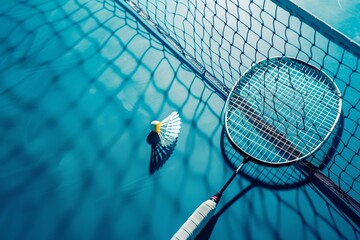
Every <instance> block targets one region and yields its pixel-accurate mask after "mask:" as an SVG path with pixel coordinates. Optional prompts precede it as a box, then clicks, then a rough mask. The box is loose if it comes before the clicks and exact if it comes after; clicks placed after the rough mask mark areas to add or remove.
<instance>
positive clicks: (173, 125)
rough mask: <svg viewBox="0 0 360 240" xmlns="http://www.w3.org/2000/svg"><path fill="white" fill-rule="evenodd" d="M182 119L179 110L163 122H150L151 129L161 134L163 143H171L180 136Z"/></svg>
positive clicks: (166, 144) (165, 144)
mask: <svg viewBox="0 0 360 240" xmlns="http://www.w3.org/2000/svg"><path fill="white" fill-rule="evenodd" d="M180 125H181V121H180V117H179V114H178V113H177V112H173V113H171V114H170V115H169V116H168V117H166V118H165V119H164V120H162V121H161V122H159V121H157V120H155V121H152V122H151V124H150V129H151V130H152V131H153V132H156V133H157V134H159V137H160V142H161V145H162V146H164V147H167V146H169V145H171V144H172V143H173V142H174V141H175V140H176V138H177V137H178V136H179V132H180V128H181V126H180Z"/></svg>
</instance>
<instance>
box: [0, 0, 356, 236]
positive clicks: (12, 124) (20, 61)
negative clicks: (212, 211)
mask: <svg viewBox="0 0 360 240" xmlns="http://www.w3.org/2000/svg"><path fill="white" fill-rule="evenodd" d="M219 3H222V5H219V6H215V5H216V4H219ZM216 4H215V3H212V2H209V3H205V2H203V1H188V2H187V1H173V2H172V5H169V1H166V4H165V1H160V0H159V1H142V2H136V4H134V3H130V4H129V2H125V1H117V2H114V1H112V0H105V1H100V0H99V1H87V0H77V1H63V0H54V1H46V0H28V1H23V0H14V1H3V3H2V4H1V5H0V23H1V24H0V25H1V31H0V42H1V44H0V136H1V137H0V164H1V167H0V178H1V180H2V181H0V203H1V206H3V207H2V208H1V210H0V238H1V239H29V238H31V239H73V238H78V239H92V238H96V239H169V238H170V237H171V236H172V234H173V233H174V232H176V230H177V229H178V227H179V225H180V223H182V222H183V221H184V219H186V217H188V212H191V211H192V210H193V209H194V208H193V207H194V206H195V205H197V203H199V202H201V201H203V200H204V197H206V196H208V195H209V193H213V192H214V191H216V190H218V187H219V186H221V185H222V184H223V183H224V182H225V181H226V180H227V179H228V177H229V174H230V173H231V172H230V171H231V169H230V168H229V167H228V166H227V165H225V164H224V162H223V161H222V159H223V158H222V154H221V152H220V151H221V150H220V148H221V147H220V146H219V139H220V138H224V137H225V139H226V136H225V135H224V136H223V135H222V134H221V130H222V127H223V124H222V122H221V118H222V114H221V113H222V109H223V106H224V101H225V99H226V95H227V92H228V87H230V86H232V85H233V83H234V82H235V81H237V80H238V77H239V76H240V75H241V74H242V73H244V71H245V70H246V69H247V68H248V67H250V66H251V62H255V60H256V61H257V60H258V59H262V58H263V57H265V56H267V55H268V54H274V55H281V54H282V53H283V51H285V50H286V51H287V53H288V52H289V51H293V52H295V53H298V56H299V57H300V56H302V58H303V59H305V60H308V61H312V62H314V63H316V65H317V66H320V67H322V68H323V69H326V70H327V71H328V72H332V73H333V74H332V75H331V77H334V76H335V77H336V78H335V79H336V82H337V84H338V85H339V86H340V88H341V91H342V94H343V95H344V104H345V107H344V108H343V109H344V112H343V113H344V117H343V122H344V124H339V126H340V125H344V126H345V128H344V130H342V131H339V132H343V134H341V136H340V138H339V140H338V144H337V145H336V146H338V147H336V148H335V147H334V145H332V144H331V145H330V144H329V145H328V144H326V145H327V146H326V147H327V148H329V149H330V150H331V151H332V152H333V153H334V154H333V155H330V156H332V157H329V155H328V154H327V151H324V150H323V148H322V149H321V150H320V151H319V152H318V154H317V155H316V156H315V157H314V159H312V163H313V162H314V161H316V160H319V163H320V165H323V166H324V168H323V172H324V174H326V175H327V176H330V177H331V178H332V179H333V180H334V181H335V182H336V183H337V184H338V185H339V186H340V187H341V188H342V189H343V190H344V191H345V192H346V193H347V194H349V195H351V196H353V197H354V198H355V199H357V200H359V176H358V172H359V168H358V165H357V163H356V162H358V160H359V157H358V154H359V152H358V145H359V128H358V125H359V121H358V120H357V119H358V118H356V116H357V114H358V113H359V102H358V101H359V100H358V98H357V95H358V93H359V92H358V89H359V88H358V85H357V84H358V82H359V81H357V80H358V78H359V67H358V65H359V60H358V57H356V56H358V55H359V54H357V55H356V54H355V53H352V51H351V49H349V47H348V46H350V45H351V44H340V45H339V46H337V45H336V44H335V42H334V41H336V39H334V38H333V37H331V34H330V35H329V34H325V35H324V33H322V32H321V33H320V32H318V31H322V28H319V27H316V26H309V24H306V23H302V22H303V21H305V20H306V19H303V17H302V16H298V17H296V16H289V13H288V12H289V11H287V10H284V9H283V8H281V7H276V6H275V5H274V4H273V3H271V2H269V1H266V2H264V3H263V2H259V1H257V2H254V1H250V2H247V3H241V4H237V3H233V2H225V1H223V2H219V1H218V2H217V3H216ZM125 5H126V6H125ZM237 5H239V6H240V7H239V8H238V9H237V10H235V9H234V8H233V6H237ZM129 6H131V9H132V10H130V9H129ZM139 6H140V7H141V9H142V10H141V11H140V9H139ZM226 9H228V10H226ZM179 11H181V12H179ZM290 12H291V11H290ZM220 13H221V15H219V14H220ZM282 14H285V16H282ZM293 14H295V13H294V12H293ZM150 15H151V18H149V16H150ZM215 15H216V16H215ZM255 15H256V16H257V17H256V18H254V19H253V17H255ZM260 16H261V18H259V17H260ZM144 18H145V19H147V20H146V22H147V23H146V25H144V24H142V23H141V21H140V19H144ZM298 18H299V19H300V20H299V19H298ZM226 19H229V21H230V20H231V19H240V20H239V21H238V23H236V24H234V23H233V25H231V26H230V25H228V23H230V22H228V20H226ZM256 19H258V20H256ZM259 19H260V20H259ZM261 19H263V20H261ZM310 19H311V20H313V19H314V18H310ZM215 20H216V21H215ZM142 21H143V20H142ZM259 21H260V22H259ZM261 21H264V27H263V30H262V31H254V30H253V28H251V26H252V25H256V26H262V24H261ZM315 22H316V21H315ZM265 26H268V27H269V26H270V27H269V28H270V29H273V27H275V28H276V29H277V30H276V32H277V33H276V32H275V33H274V32H273V30H269V29H268V27H265ZM194 28H196V31H194ZM248 28H249V29H248ZM325 28H326V29H328V28H327V27H325ZM154 29H156V30H154ZM185 29H186V31H185ZM237 29H238V30H239V32H238V33H237V34H235V32H236V31H237ZM244 29H245V30H244ZM314 29H315V30H314ZM240 30H242V32H240ZM234 31H235V32H234ZM279 31H280V32H281V31H282V32H283V33H284V32H285V33H286V35H283V34H279ZM299 31H300V33H299ZM308 31H310V33H309V32H308ZM232 32H233V33H232ZM262 32H264V33H262ZM329 32H330V33H331V32H333V31H330V30H329ZM175 33H176V34H175ZM223 33H224V34H226V35H229V34H230V36H231V35H233V38H234V39H231V38H228V37H223ZM265 33H270V34H271V35H272V36H270V37H268V36H266V37H265V35H264V36H263V35H262V34H265ZM156 35H159V36H161V37H157V36H156ZM254 39H255V40H256V39H258V40H259V41H258V42H256V41H253V40H254ZM290 39H292V40H290ZM294 39H295V40H294ZM328 39H330V40H328ZM273 41H274V42H273ZM276 41H282V42H285V43H286V44H285V45H279V44H277V45H276V46H277V47H276V48H278V49H276V48H275V47H271V45H272V44H276ZM238 42H239V44H238ZM336 42H338V41H336ZM231 43H233V44H232V45H231ZM313 43H314V45H313ZM260 44H262V45H265V46H268V48H262V49H259V50H258V49H257V45H259V47H260ZM225 46H226V47H225ZM285 46H286V47H285ZM320 46H321V47H320ZM224 47H225V48H224ZM226 48H230V49H231V54H230V52H227V50H226V51H225V50H224V49H226ZM298 48H299V49H298ZM303 49H305V50H303ZM243 50H244V51H243ZM245 50H246V51H245ZM353 50H354V49H353ZM303 51H305V52H303ZM321 56H325V57H321ZM179 59H180V60H179ZM314 59H315V60H314ZM228 62H231V63H232V64H231V65H229V64H228ZM239 62H244V64H245V65H242V64H240V65H239ZM188 63H190V64H188ZM329 64H330V65H329ZM194 72H195V73H196V74H194ZM215 75H216V78H215ZM229 76H230V77H232V78H229ZM174 109H177V110H179V114H180V115H181V119H182V122H183V123H182V130H181V133H180V136H179V139H178V140H179V141H178V142H176V143H174V145H172V146H170V147H169V149H163V148H160V149H159V148H158V147H157V145H155V142H156V141H155V140H156V139H155V140H154V138H152V137H151V136H148V138H147V134H148V133H149V131H150V130H149V126H148V125H149V123H150V122H151V121H152V120H154V119H156V118H158V119H162V118H163V117H166V116H167V115H168V114H169V113H170V112H171V111H173V110H174ZM340 120H341V119H340ZM225 139H224V140H225ZM146 140H147V141H146ZM328 142H329V141H328ZM331 142H332V141H331ZM175 145H176V146H175ZM229 145H230V144H225V146H226V147H227V149H226V150H227V152H229V154H231V156H233V158H236V159H239V161H241V159H240V158H241V157H239V154H237V152H234V148H231V146H229ZM174 147H175V150H174V149H173V148H174ZM173 150H174V151H173ZM170 155H171V156H170ZM149 158H150V159H149ZM324 158H325V159H327V161H325V162H328V164H324V163H323V159H324ZM149 160H150V161H149ZM251 164H252V163H251V162H249V163H247V165H248V166H250V167H249V168H248V169H247V168H244V170H248V172H247V173H248V175H251V174H254V175H256V174H262V175H259V178H261V180H264V182H268V183H269V184H268V185H269V188H266V189H264V188H259V187H250V188H251V190H250V188H249V187H248V188H246V186H248V184H249V183H248V182H247V181H246V180H244V179H240V178H236V179H235V181H236V183H235V184H233V185H232V187H231V188H230V189H228V190H227V194H229V195H227V194H226V195H224V196H223V203H229V205H232V207H231V208H229V205H227V206H228V207H227V208H228V209H231V210H233V209H236V208H237V209H241V211H228V212H229V214H228V215H227V214H222V215H221V218H220V219H221V221H219V222H218V223H217V225H216V228H215V230H214V232H213V235H212V236H213V238H214V239H234V238H236V237H237V236H239V235H240V234H244V233H245V235H246V237H247V238H249V239H250V238H259V234H264V237H265V238H267V239H271V238H273V239H279V238H289V235H287V234H288V233H289V231H292V230H294V231H292V232H294V233H295V234H297V235H296V237H298V236H299V237H300V238H304V239H305V238H306V239H307V238H328V237H329V236H331V237H335V238H338V239H353V238H359V236H360V233H359V229H358V227H356V226H354V223H357V222H359V221H357V222H356V221H352V220H351V219H349V218H348V217H347V216H346V215H345V214H344V210H343V209H339V208H337V207H336V206H334V205H333V204H331V201H329V200H328V199H327V198H325V197H324V196H323V195H321V194H317V192H316V191H318V190H317V189H312V185H302V184H298V183H299V180H298V179H300V181H301V180H302V179H303V175H302V174H301V173H300V172H299V171H298V170H297V169H294V168H293V166H291V167H289V168H288V167H286V168H284V169H282V170H284V171H283V176H281V175H280V176H279V175H278V174H275V173H274V171H273V169H274V168H268V167H266V168H262V167H263V166H260V165H256V168H251V167H252V165H251ZM320 167H321V166H320ZM160 168H161V169H160ZM285 169H287V170H285ZM277 170H279V169H277ZM266 171H269V172H266ZM149 172H150V173H149ZM287 178H288V181H286V179H287ZM294 178H295V179H294ZM255 184H258V182H255V183H254V185H253V184H251V185H250V186H255ZM282 185H284V186H282ZM274 186H275V188H276V187H280V188H281V189H283V188H288V187H293V186H296V187H297V189H296V191H273V190H272V189H274ZM281 186H282V187H281ZM243 189H247V190H246V191H242V190H243ZM249 190H250V191H249ZM245 192H246V194H245ZM179 193H182V194H179ZM195 193H196V194H195ZM236 194H238V195H237V196H236V198H234V199H233V200H232V201H229V200H230V199H229V198H230V197H229V196H234V195H236ZM240 197H241V201H236V199H239V198H240ZM254 199H267V201H254ZM274 204H276V205H274ZM318 204H319V205H318ZM274 206H276V207H274ZM317 206H321V207H317ZM218 210H219V211H218V213H223V212H224V210H225V209H224V208H219V209H218ZM250 215H251V216H252V217H251V218H249V217H248V216H250ZM218 216H219V214H218V215H217V218H218ZM288 220H290V221H296V222H299V223H301V224H300V225H301V229H299V228H298V226H299V225H294V226H289V224H288ZM84 225H86V226H87V230H86V231H83V228H82V226H84ZM319 225H321V226H322V227H318V226H319ZM44 226H45V227H44ZM291 227H293V228H291ZM260 228H261V229H262V231H261V232H259V230H258V229H260ZM261 236H262V235H261ZM205 239H208V237H205Z"/></svg>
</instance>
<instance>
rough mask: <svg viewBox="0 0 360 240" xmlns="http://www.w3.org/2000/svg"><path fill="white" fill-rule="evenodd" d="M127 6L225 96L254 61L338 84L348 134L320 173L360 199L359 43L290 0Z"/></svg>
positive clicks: (183, 1) (181, 0) (181, 1)
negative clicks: (294, 67) (302, 65)
mask: <svg viewBox="0 0 360 240" xmlns="http://www.w3.org/2000/svg"><path fill="white" fill-rule="evenodd" d="M127 3H128V4H129V5H130V6H132V8H133V9H135V10H136V11H137V12H138V13H139V15H140V16H141V17H142V18H143V19H144V20H145V21H146V22H148V23H150V25H152V26H155V28H156V29H157V31H155V32H156V34H160V35H161V36H162V37H163V38H164V39H165V41H166V42H168V43H169V45H170V46H172V47H174V48H175V49H177V50H178V51H179V52H180V54H181V57H184V58H186V59H187V60H188V62H189V63H190V64H191V65H192V66H194V67H195V68H196V70H197V71H198V73H200V74H201V75H202V76H204V78H205V80H206V81H207V82H208V83H212V85H213V86H215V87H217V91H219V92H222V93H223V94H224V95H226V93H227V89H229V88H230V87H231V86H232V85H233V84H234V83H235V82H236V81H237V80H238V79H239V78H240V76H241V75H242V74H244V73H245V71H247V70H248V69H249V68H251V66H252V65H253V64H254V63H256V62H259V61H261V60H263V59H268V58H271V57H278V56H291V57H295V58H298V59H300V60H302V61H304V62H307V63H309V64H311V65H314V66H315V67H316V68H319V69H320V70H321V71H323V72H325V73H326V74H327V75H329V76H330V78H332V79H334V81H335V82H336V84H337V86H338V87H339V89H340V92H341V94H342V96H343V118H344V120H343V126H344V131H343V132H342V136H341V139H340V142H339V144H338V145H337V148H336V149H333V151H334V152H335V153H334V155H333V158H332V160H331V161H330V162H329V164H327V165H326V166H325V168H324V169H323V172H324V174H325V175H327V176H328V177H330V178H331V179H332V180H333V181H334V182H335V183H336V184H337V185H338V186H340V188H341V189H343V190H344V191H345V192H346V193H347V194H349V195H350V196H352V197H353V198H354V199H357V201H359V199H360V190H359V189H360V187H359V186H360V177H359V170H360V169H359V166H358V162H359V158H360V157H359V147H358V146H359V145H360V138H359V136H360V132H359V131H360V130H359V129H360V128H359V127H358V126H359V121H358V119H359V115H360V105H359V104H360V101H359V99H358V97H357V96H358V95H359V89H360V59H359V56H360V54H359V52H360V50H359V46H358V45H357V44H356V43H354V42H352V41H350V40H349V39H347V38H346V37H344V36H343V35H341V34H339V33H338V32H336V31H335V30H333V29H332V28H331V27H329V26H328V25H326V24H325V23H323V22H321V21H319V20H317V19H315V18H314V17H313V16H311V15H310V14H308V13H307V12H305V11H303V10H302V9H300V8H299V7H297V6H296V5H294V4H292V3H291V2H289V1H273V2H270V1H263V0H254V1H225V0H219V1H210V2H209V1H201V0H199V1H186V0H179V1H170V2H169V1H166V2H165V1H142V0H137V1H127ZM319 156H320V157H319ZM323 157H324V155H322V156H321V154H319V155H317V156H315V160H319V162H322V161H321V158H323ZM316 158H320V159H316Z"/></svg>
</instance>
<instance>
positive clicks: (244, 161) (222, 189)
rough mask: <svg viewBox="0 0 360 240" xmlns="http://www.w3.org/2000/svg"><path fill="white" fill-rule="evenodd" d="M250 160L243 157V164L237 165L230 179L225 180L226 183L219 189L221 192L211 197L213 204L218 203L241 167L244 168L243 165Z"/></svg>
mask: <svg viewBox="0 0 360 240" xmlns="http://www.w3.org/2000/svg"><path fill="white" fill-rule="evenodd" d="M249 160H250V158H249V157H248V156H246V157H244V160H243V162H242V163H241V164H240V165H239V167H238V168H237V169H236V170H235V172H234V173H233V174H232V175H231V177H230V178H229V179H228V180H227V182H226V183H225V184H224V186H223V187H222V188H221V190H220V191H219V192H218V193H216V194H215V195H214V196H212V197H211V198H210V199H211V200H213V201H214V202H216V203H218V202H219V201H220V198H221V196H222V194H223V192H224V191H225V190H226V188H227V187H228V186H229V185H230V183H231V182H232V180H234V178H235V177H236V175H237V174H238V173H239V171H240V169H241V168H242V166H244V164H245V163H247V162H248V161H249Z"/></svg>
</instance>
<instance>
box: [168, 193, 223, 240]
mask: <svg viewBox="0 0 360 240" xmlns="http://www.w3.org/2000/svg"><path fill="white" fill-rule="evenodd" d="M216 205H217V203H216V202H214V201H213V200H211V199H209V200H206V201H205V202H203V203H202V204H201V205H200V206H199V207H198V208H197V209H196V210H195V211H194V212H193V214H192V215H191V216H190V217H189V218H188V219H187V220H186V222H185V223H184V224H183V225H182V226H181V227H180V229H179V230H178V231H177V232H176V233H175V235H174V236H173V237H172V238H171V239H172V240H184V239H194V238H195V237H196V236H197V235H198V234H199V232H200V231H201V230H202V229H203V227H204V226H205V225H206V224H207V222H208V221H209V220H210V219H211V217H212V216H213V215H214V212H215V209H216Z"/></svg>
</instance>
